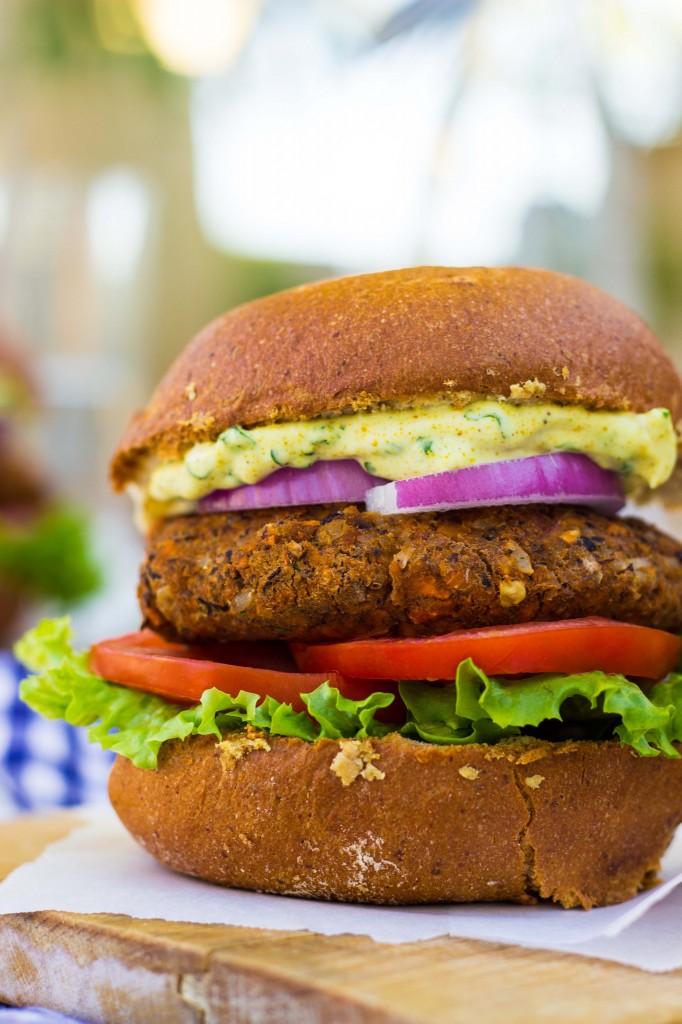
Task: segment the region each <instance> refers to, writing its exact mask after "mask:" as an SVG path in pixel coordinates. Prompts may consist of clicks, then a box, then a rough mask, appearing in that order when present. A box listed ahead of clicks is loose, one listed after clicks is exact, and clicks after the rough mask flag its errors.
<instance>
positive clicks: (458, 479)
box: [365, 452, 625, 515]
mask: <svg viewBox="0 0 682 1024" xmlns="http://www.w3.org/2000/svg"><path fill="white" fill-rule="evenodd" d="M365 502H366V505H367V510H368V512H381V513H383V514H384V515H392V514H394V513H396V512H401V513H407V512H427V511H428V512H443V511H445V510H446V509H452V508H475V507H476V506H478V505H537V504H550V505H555V504H562V505H563V504H566V505H588V506H590V507H591V508H594V509H596V510H597V511H599V512H603V513H604V515H614V514H615V513H616V512H618V511H619V509H621V508H622V507H623V505H624V504H625V499H624V497H623V488H622V486H621V482H620V478H619V477H618V474H617V473H613V472H610V471H609V470H607V469H602V468H601V466H598V465H597V464H596V463H595V462H593V461H592V459H590V458H588V456H587V455H580V454H576V453H573V452H554V453H552V454H550V455H534V456H532V457H531V458H527V459H508V460H505V461H504V462H489V463H486V464H484V465H481V466H467V467H466V468H464V469H454V470H449V471H447V472H445V473H434V474H432V475H431V476H419V477H413V478H412V479H410V480H396V481H394V482H391V483H387V484H384V485H383V486H381V487H372V488H371V489H370V490H368V491H367V493H366V494H365Z"/></svg>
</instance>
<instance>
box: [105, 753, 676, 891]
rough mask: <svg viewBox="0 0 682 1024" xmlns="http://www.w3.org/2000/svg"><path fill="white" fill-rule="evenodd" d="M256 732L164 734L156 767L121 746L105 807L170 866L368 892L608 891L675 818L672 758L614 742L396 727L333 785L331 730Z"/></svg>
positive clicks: (662, 842)
mask: <svg viewBox="0 0 682 1024" xmlns="http://www.w3.org/2000/svg"><path fill="white" fill-rule="evenodd" d="M241 736H243V737H246V736H247V734H241ZM259 738H260V739H261V740H263V739H264V740H265V741H266V743H267V744H268V746H269V749H267V750H266V749H251V748H249V747H248V746H246V747H245V748H244V750H243V756H241V757H238V759H236V760H235V759H234V758H233V759H232V760H231V763H230V764H225V763H224V759H222V760H221V750H220V748H219V747H218V746H216V742H215V740H214V739H212V738H210V737H194V738H192V739H190V740H186V741H185V742H184V743H181V742H179V741H174V742H173V743H169V744H167V745H166V746H164V748H163V749H162V754H161V758H160V767H159V769H158V770H156V771H146V770H143V769H139V768H135V767H134V766H133V765H132V764H131V762H129V761H127V760H124V759H121V758H119V759H118V760H117V762H116V764H115V765H114V768H113V771H112V775H111V780H110V784H109V795H110V797H111V801H112V803H113V806H114V808H115V810H116V811H117V813H118V815H119V817H120V818H121V820H122V822H123V824H124V825H125V826H126V827H127V828H128V829H129V830H130V832H131V833H132V835H133V836H134V837H135V839H136V840H137V841H138V842H139V843H141V844H142V846H144V847H145V848H146V849H147V850H148V851H149V852H150V853H151V854H152V855H153V856H154V857H156V858H158V859H159V860H160V861H162V862H163V863H164V864H167V865H168V866H169V867H171V868H174V869H175V870H176V871H181V872H184V873H186V874H190V875H196V876H198V877H200V878H205V879H207V880H209V881H211V882H217V883H219V884H221V885H229V886H236V887H237V888H242V889H255V890H264V891H267V892H276V893H290V894H294V895H298V896H313V897H318V898H322V899H337V900H349V901H354V902H365V903H437V902H443V901H445V902H464V901H472V900H512V901H514V902H518V903H527V902H534V901H535V900H536V899H537V898H538V897H543V898H547V899H552V900H555V901H557V902H558V903H561V904H562V905H563V906H565V907H574V906H580V907H593V906H600V905H604V904H609V903H617V902H619V901H621V900H625V899H628V898H629V897H631V896H633V895H634V894H635V893H636V892H637V891H638V890H639V889H641V888H642V887H643V886H645V885H647V884H649V883H650V882H651V881H652V880H653V876H654V874H655V872H656V870H657V867H658V863H659V858H660V856H661V854H662V853H663V851H664V850H665V848H666V847H667V845H668V843H669V842H670V839H671V836H672V833H673V830H674V828H675V827H676V825H677V824H678V822H679V821H680V820H681V819H682V761H672V760H667V759H665V758H663V757H658V758H641V757H638V756H637V755H635V754H634V752H633V751H631V750H630V749H628V748H621V747H620V746H619V745H618V744H617V743H616V742H611V741H609V742H602V743H591V742H564V743H545V742H540V741H529V742H524V741H521V740H519V741H513V742H509V743H503V744H499V745H497V746H483V745H477V746H466V747H445V746H443V747H441V746H435V745H432V744H427V743H418V742H415V741H412V740H407V739H403V738H401V737H400V736H398V735H397V734H393V735H390V736H389V737H387V738H386V739H382V740H371V741H364V744H365V751H364V757H363V755H362V752H360V760H359V762H358V766H360V767H362V766H363V765H364V764H365V763H368V764H370V765H371V766H372V767H373V768H374V769H378V770H379V772H381V773H383V778H381V777H375V778H365V777H362V775H358V777H356V778H355V779H354V781H352V782H350V783H348V784H346V785H344V784H343V782H342V779H341V777H340V776H339V774H338V773H337V772H335V771H334V770H333V768H332V763H333V762H334V761H335V758H336V757H337V755H338V754H339V752H340V744H339V743H337V742H336V741H333V740H320V741H318V742H317V743H315V744H308V743H305V742H303V741H302V740H296V739H285V738H276V737H268V736H261V737H259ZM352 742H353V741H341V743H342V744H346V746H345V748H344V749H345V756H342V758H341V760H342V761H343V762H344V764H342V766H341V767H342V768H343V767H346V768H347V767H348V763H349V759H351V760H352V755H353V753H354V751H353V749H352V748H351V747H349V746H348V744H350V743H352ZM367 744H370V745H371V746H370V748H369V753H370V754H372V755H378V756H375V757H374V759H372V758H371V757H369V758H368V757H367V746H366V745H367ZM252 745H253V744H252ZM237 753H238V752H237ZM355 753H356V754H357V753H358V751H357V750H356V751H355ZM351 766H352V765H351ZM342 774H343V772H342ZM367 774H371V772H367ZM346 777H348V776H346Z"/></svg>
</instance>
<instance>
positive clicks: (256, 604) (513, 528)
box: [138, 505, 682, 642]
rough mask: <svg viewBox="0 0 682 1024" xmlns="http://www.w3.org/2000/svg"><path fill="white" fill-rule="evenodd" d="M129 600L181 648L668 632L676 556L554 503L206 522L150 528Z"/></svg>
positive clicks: (644, 528) (681, 557)
mask: <svg viewBox="0 0 682 1024" xmlns="http://www.w3.org/2000/svg"><path fill="white" fill-rule="evenodd" d="M138 594H139V598H140V604H141V608H142V612H143V615H144V619H145V622H146V624H147V625H148V626H150V627H151V628H152V629H154V630H156V631H157V632H159V633H162V634H164V635H166V636H168V637H180V638H182V639H185V640H191V639H205V640H216V641H221V642H222V641H229V640H267V639H287V640H302V641H307V642H324V641H333V640H347V639H359V638H363V637H382V636H434V635H438V634H442V633H448V632H450V631H451V630H455V629H470V628H475V627H478V626H489V625H503V624H511V623H519V622H531V621H534V620H538V621H549V620H557V619H570V618H578V617H581V616H584V615H604V616H608V617H610V618H614V619H619V620H621V621H623V622H632V623H636V624H638V625H643V626H654V627H657V628H659V629H665V630H669V631H671V632H678V631H680V630H681V629H682V547H681V546H680V545H679V544H677V543H676V542H675V541H674V540H672V539H671V538H670V537H668V536H666V535H665V534H662V533H661V532H660V531H659V530H657V529H655V528H654V527H653V526H650V525H648V524H646V523H643V522H640V521H639V520H637V519H626V518H623V519H610V518H606V517H604V516H600V515H598V514H596V513H593V512H591V511H589V510H587V509H580V508H573V507H570V506H544V505H533V506H526V507H513V506H512V507H509V506H507V507H504V508H482V509H467V510H465V511H453V512H438V513H421V514H418V515H394V516H382V515H378V514H376V513H371V512H365V511H364V510H363V509H361V508H358V507H357V506H354V505H351V506H347V507H344V506H342V505H327V506H306V507H300V508H293V509H289V508H287V509H282V508H280V509H265V510H262V511H257V512H240V513H216V514H213V515H198V516H184V517H180V518H177V519H169V520H166V521H165V522H163V523H161V524H159V525H158V526H157V527H156V529H155V530H154V531H153V533H152V534H151V536H150V538H149V542H148V549H147V557H146V561H145V562H144V564H143V566H142V572H141V577H140V586H139V592H138Z"/></svg>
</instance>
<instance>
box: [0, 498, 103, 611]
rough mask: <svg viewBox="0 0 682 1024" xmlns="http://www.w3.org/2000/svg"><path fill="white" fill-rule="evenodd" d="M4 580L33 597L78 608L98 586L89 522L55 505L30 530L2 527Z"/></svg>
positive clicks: (0, 544) (0, 565)
mask: <svg viewBox="0 0 682 1024" xmlns="http://www.w3.org/2000/svg"><path fill="white" fill-rule="evenodd" d="M0 577H2V579H4V580H11V581H12V582H13V583H14V585H15V586H16V587H17V588H19V589H20V590H22V591H25V592H26V593H27V594H28V595H30V596H31V597H36V598H53V599H56V600H59V601H62V602H68V603H74V602H77V601H80V600H82V599H83V598H84V597H87V596H88V595H89V594H91V593H92V592H93V591H95V590H96V589H97V588H98V587H99V585H100V582H101V580H100V572H99V569H98V568H97V566H96V565H95V564H94V562H93V560H92V556H91V554H90V545H89V541H88V536H87V530H86V525H85V520H84V519H83V518H82V517H81V516H80V515H78V514H77V513H76V512H74V511H72V510H71V509H67V508H64V507H62V506H53V507H52V508H49V509H47V510H46V511H45V512H43V513H42V514H41V515H39V516H38V517H37V518H36V519H33V520H31V522H30V523H29V524H28V525H27V526H24V525H18V526H15V525H12V524H9V523H4V522H3V523H0Z"/></svg>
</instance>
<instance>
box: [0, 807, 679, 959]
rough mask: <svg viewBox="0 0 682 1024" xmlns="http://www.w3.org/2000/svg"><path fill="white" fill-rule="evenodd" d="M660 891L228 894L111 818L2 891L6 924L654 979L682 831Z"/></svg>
mask: <svg viewBox="0 0 682 1024" xmlns="http://www.w3.org/2000/svg"><path fill="white" fill-rule="evenodd" d="M662 875H663V878H664V884H662V885H660V886H658V887H657V888H656V889H652V890H650V891H648V892H645V893H642V894H641V895H640V896H637V897H636V898H635V899H633V900H630V901H629V902H628V903H623V904H619V905H618V906H615V907H603V908H600V909H596V910H590V911H582V910H561V909H559V908H556V907H553V906H550V905H539V906H530V907H525V906H514V905H511V904H509V905H507V904H494V903H491V904H483V903H478V904H467V905H445V906H415V907H367V906H352V905H349V904H344V903H325V902H319V901H315V900H308V899H298V898H294V897H289V896H269V895H265V894H262V893H250V892H242V891H240V890H238V889H222V888H220V887H218V886H214V885H209V884H208V883H206V882H200V881H198V880H196V879H192V878H185V877H183V876H180V875H176V874H174V873H173V872H170V871H167V870H166V869H165V868H163V867H162V866H161V865H159V864H157V862H156V861H155V860H153V859H152V858H151V857H150V856H149V855H148V854H146V853H145V852H144V851H143V850H142V849H140V847H138V846H137V845H136V843H135V842H134V841H133V840H132V839H131V838H130V836H129V835H128V833H127V832H126V831H125V830H124V829H123V827H122V826H121V824H120V823H119V821H118V819H117V818H116V817H115V815H114V814H113V812H112V811H111V810H110V809H109V808H98V809H97V810H92V811H90V812H89V813H88V816H87V819H86V821H85V823H84V824H83V825H81V826H79V827H78V828H76V829H75V830H74V831H73V832H72V833H71V834H70V835H69V836H67V837H66V838H64V839H61V840H59V841H58V842H56V843H53V844H51V845H50V846H48V847H47V848H46V849H45V850H44V852H43V853H42V854H41V855H40V856H39V857H38V858H37V859H36V860H35V861H32V862H31V863H28V864H24V865H22V866H21V867H19V868H17V869H16V870H15V871H14V872H12V874H11V875H9V876H8V878H7V879H6V880H5V881H4V882H3V883H2V884H0V914H10V913H22V912H28V911H36V910H62V911H71V912H74V913H85V914H88V913H92V914H94V913H111V914H129V915H130V916H131V917H138V918H158V919H161V920H166V921H185V922H194V923H196V924H227V925H243V926H247V927H255V928H271V929H282V930H285V931H291V930H296V929H301V930H307V931H312V932H318V933H320V934H322V935H342V934H350V935H365V936H368V937H369V938H371V939H374V940H376V941H377V942H391V943H401V942H415V941H418V940H420V939H432V938H436V937H438V936H442V935H454V936H459V937H465V938H472V939H488V940H490V941H498V942H505V943H510V944H513V945H521V946H534V947H541V948H544V949H554V950H561V951H570V952H572V953H580V954H583V955H585V956H592V957H601V958H603V959H607V960H616V961H619V962H621V963H626V964H631V965H633V966H636V967H639V968H642V969H643V970H647V971H666V970H672V969H674V968H676V967H682V928H681V927H680V923H679V922H680V920H682V889H678V886H679V885H680V882H682V831H678V833H677V836H676V838H675V841H674V842H673V844H672V846H671V848H670V850H669V851H668V853H667V854H666V856H665V858H664V862H663V872H662Z"/></svg>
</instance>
